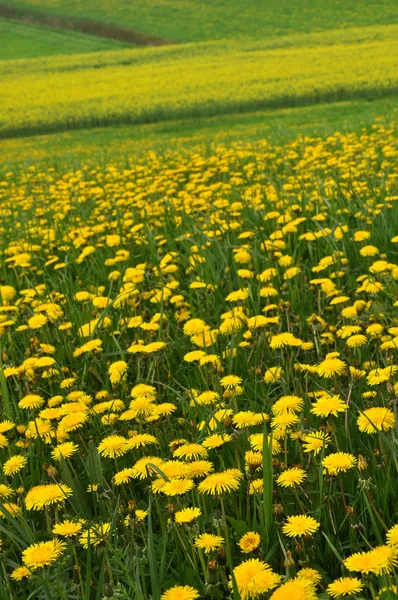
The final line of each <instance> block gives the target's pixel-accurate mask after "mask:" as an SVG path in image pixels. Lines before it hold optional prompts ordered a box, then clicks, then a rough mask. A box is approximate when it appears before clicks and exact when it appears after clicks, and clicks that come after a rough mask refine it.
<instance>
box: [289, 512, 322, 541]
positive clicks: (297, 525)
mask: <svg viewBox="0 0 398 600" xmlns="http://www.w3.org/2000/svg"><path fill="white" fill-rule="evenodd" d="M318 529H319V523H318V522H317V521H315V519H313V518H312V517H308V516H306V515H295V516H292V517H288V518H287V519H286V523H285V525H284V526H283V528H282V531H283V533H284V534H285V535H287V536H289V537H296V536H298V535H312V534H313V533H315V532H316V531H317V530H318Z"/></svg>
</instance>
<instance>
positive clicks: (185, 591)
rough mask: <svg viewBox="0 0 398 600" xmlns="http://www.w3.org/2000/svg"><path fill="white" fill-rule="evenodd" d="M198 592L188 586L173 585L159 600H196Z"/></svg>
mask: <svg viewBox="0 0 398 600" xmlns="http://www.w3.org/2000/svg"><path fill="white" fill-rule="evenodd" d="M196 598H199V592H198V591H197V590H195V588H193V587H191V586H190V585H175V586H174V587H172V588H170V589H169V590H167V592H164V593H163V594H162V596H161V599H160V600H196Z"/></svg>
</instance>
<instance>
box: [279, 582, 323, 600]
mask: <svg viewBox="0 0 398 600" xmlns="http://www.w3.org/2000/svg"><path fill="white" fill-rule="evenodd" d="M287 598H289V599H290V598H291V599H292V600H293V598H295V599H296V598H297V600H316V599H317V594H316V591H315V585H314V584H313V583H312V581H308V579H305V578H304V577H296V578H295V579H290V580H289V581H287V582H286V583H284V584H283V585H281V587H279V588H278V589H277V590H276V591H275V592H274V593H273V594H272V596H271V597H270V600H287Z"/></svg>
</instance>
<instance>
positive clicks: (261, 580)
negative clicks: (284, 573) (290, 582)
mask: <svg viewBox="0 0 398 600" xmlns="http://www.w3.org/2000/svg"><path fill="white" fill-rule="evenodd" d="M234 578H235V581H236V585H237V588H238V592H239V595H240V598H241V600H251V599H256V598H259V597H260V596H262V595H263V594H265V593H267V592H268V591H270V590H272V589H273V588H275V587H276V586H277V585H278V584H279V583H280V580H281V577H280V576H279V575H277V574H276V573H274V572H273V571H272V570H271V567H270V566H269V565H268V564H267V563H266V562H264V561H262V560H259V559H258V558H249V559H248V560H246V561H244V562H242V563H241V564H240V565H238V566H237V567H235V568H234ZM230 587H232V581H231V582H230Z"/></svg>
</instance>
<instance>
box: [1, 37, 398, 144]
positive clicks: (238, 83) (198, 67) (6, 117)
mask: <svg viewBox="0 0 398 600" xmlns="http://www.w3.org/2000/svg"><path fill="white" fill-rule="evenodd" d="M397 32H398V26H395V25H394V26H387V27H379V28H377V27H376V28H371V29H363V30H358V29H354V30H344V31H342V32H339V33H338V34H337V33H333V34H331V36H330V37H329V38H328V39H327V41H326V42H325V41H323V42H322V37H320V36H319V35H316V34H314V36H312V37H311V36H308V38H309V39H308V41H307V42H305V41H304V38H299V39H298V43H297V45H296V46H286V45H284V44H283V42H280V41H279V42H277V43H275V42H273V43H272V42H271V43H262V42H245V43H242V44H240V45H239V46H238V45H235V44H231V43H220V44H215V43H209V44H198V45H195V46H190V45H185V46H183V47H178V46H174V47H167V48H153V49H147V50H124V51H115V52H105V53H102V52H99V53H96V54H86V55H75V56H72V57H60V58H51V59H41V60H34V59H32V60H29V61H27V60H18V61H4V62H3V63H2V64H1V65H0V77H1V80H2V86H1V91H0V102H1V106H2V117H1V123H0V135H2V136H12V135H15V134H24V133H25V134H26V133H38V132H47V131H54V130H65V129H70V128H75V127H79V128H81V127H94V126H99V125H107V124H112V123H143V122H155V121H163V120H167V119H173V118H180V117H189V116H201V115H202V116H205V115H214V114H218V113H226V112H239V111H249V110H255V109H259V108H261V107H276V106H286V105H298V104H305V103H314V102H319V101H336V100H342V99H345V98H357V97H361V96H364V95H369V94H371V95H373V96H375V95H385V94H391V93H393V92H395V91H397V89H398V68H397V67H398V64H397V63H398V60H397V56H398V42H397V39H398V38H397ZM274 44H276V47H272V46H273V45H274ZM281 44H282V47H280V46H281ZM26 90H29V97H28V99H27V98H26Z"/></svg>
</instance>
